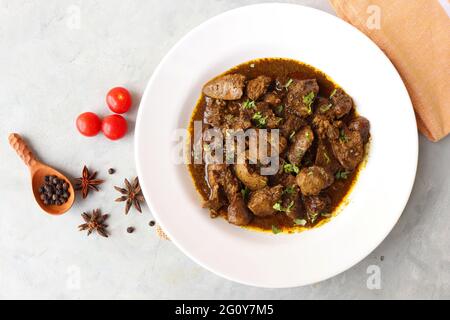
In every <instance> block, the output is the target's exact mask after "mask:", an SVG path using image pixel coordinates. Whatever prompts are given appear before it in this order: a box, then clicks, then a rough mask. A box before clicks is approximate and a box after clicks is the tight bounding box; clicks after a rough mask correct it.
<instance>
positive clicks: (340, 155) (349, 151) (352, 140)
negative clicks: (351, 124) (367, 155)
mask: <svg viewBox="0 0 450 320" xmlns="http://www.w3.org/2000/svg"><path fill="white" fill-rule="evenodd" d="M330 142H331V147H332V149H333V153H334V155H335V156H336V158H337V159H338V160H339V162H340V164H341V165H342V166H343V167H344V168H345V169H347V170H350V171H352V170H354V169H355V168H356V167H357V166H358V164H360V163H361V161H362V160H363V157H364V144H363V140H362V138H361V135H360V134H359V132H358V131H352V130H349V129H348V128H346V127H343V128H342V129H340V133H339V137H338V138H337V139H331V140H330Z"/></svg>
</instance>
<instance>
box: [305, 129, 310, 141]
mask: <svg viewBox="0 0 450 320" xmlns="http://www.w3.org/2000/svg"><path fill="white" fill-rule="evenodd" d="M305 137H306V139H308V140H311V134H310V133H309V131H306V133H305Z"/></svg>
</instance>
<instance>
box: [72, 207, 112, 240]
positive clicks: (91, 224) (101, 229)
mask: <svg viewBox="0 0 450 320" xmlns="http://www.w3.org/2000/svg"><path fill="white" fill-rule="evenodd" d="M81 217H82V218H83V220H84V222H85V223H83V224H81V225H79V226H78V229H80V231H84V230H87V231H88V233H87V235H90V234H91V233H92V232H94V231H97V233H98V234H99V235H101V236H102V237H105V238H108V232H107V231H106V228H107V227H108V226H107V225H106V224H105V221H106V219H108V215H107V214H103V215H102V214H101V212H100V209H95V210H93V211H92V214H90V213H87V212H83V214H82V215H81Z"/></svg>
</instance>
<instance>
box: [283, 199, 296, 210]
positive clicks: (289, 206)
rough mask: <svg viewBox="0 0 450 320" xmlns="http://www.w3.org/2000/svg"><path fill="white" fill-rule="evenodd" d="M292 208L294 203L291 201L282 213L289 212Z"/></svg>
mask: <svg viewBox="0 0 450 320" xmlns="http://www.w3.org/2000/svg"><path fill="white" fill-rule="evenodd" d="M293 206H294V201H291V203H289V204H288V206H287V207H286V209H285V210H284V211H286V212H287V213H289V212H291V209H292V207H293Z"/></svg>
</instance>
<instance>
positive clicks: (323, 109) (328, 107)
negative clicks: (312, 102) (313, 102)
mask: <svg viewBox="0 0 450 320" xmlns="http://www.w3.org/2000/svg"><path fill="white" fill-rule="evenodd" d="M331 106H332V105H331V103H329V104H323V105H321V106H320V107H319V110H320V112H322V113H325V112H327V111H328V110H330V108H331Z"/></svg>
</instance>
